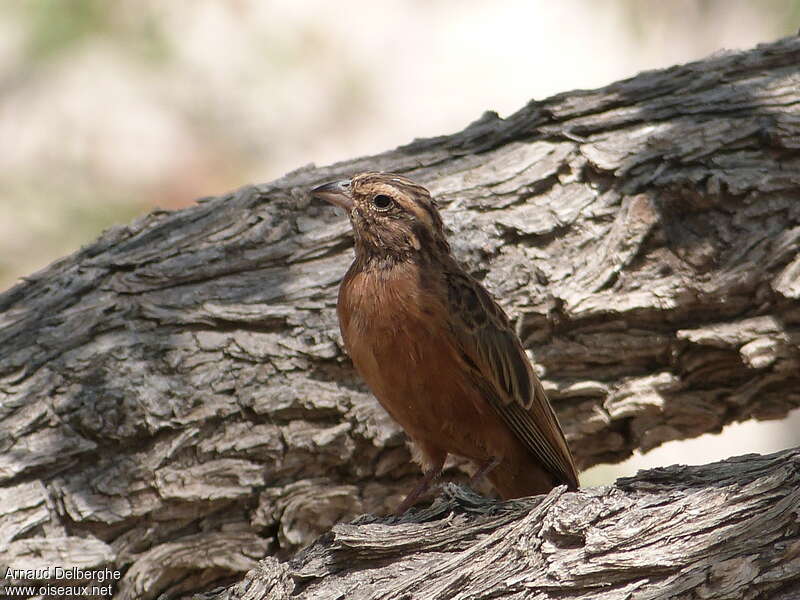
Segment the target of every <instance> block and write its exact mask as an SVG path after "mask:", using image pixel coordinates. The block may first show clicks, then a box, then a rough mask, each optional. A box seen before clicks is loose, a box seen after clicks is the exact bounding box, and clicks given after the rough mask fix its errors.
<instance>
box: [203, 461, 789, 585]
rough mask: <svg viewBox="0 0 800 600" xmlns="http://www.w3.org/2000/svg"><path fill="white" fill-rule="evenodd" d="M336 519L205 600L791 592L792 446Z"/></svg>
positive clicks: (459, 493) (455, 493)
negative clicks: (528, 493) (611, 482)
mask: <svg viewBox="0 0 800 600" xmlns="http://www.w3.org/2000/svg"><path fill="white" fill-rule="evenodd" d="M565 489H566V488H564V487H561V488H557V489H555V490H553V491H552V492H551V493H550V494H549V495H547V496H538V497H535V498H532V499H525V500H519V501H511V502H507V503H503V504H498V503H495V502H491V501H488V500H486V499H485V498H481V497H480V496H475V495H474V494H470V493H469V492H467V491H466V490H464V489H461V488H454V487H451V488H450V489H449V490H448V492H449V494H448V496H449V498H448V499H447V500H446V501H440V502H438V503H436V504H434V506H433V507H431V508H430V509H429V510H425V511H420V512H418V513H414V514H411V515H408V516H406V517H404V518H403V519H402V520H398V519H396V518H392V519H375V518H374V517H363V518H361V519H359V520H358V521H356V522H354V523H350V524H347V525H344V524H339V525H335V526H334V527H333V529H332V530H331V531H330V533H328V534H326V535H324V536H322V537H320V538H319V539H317V540H316V541H315V542H314V543H313V544H312V545H311V546H309V547H308V548H306V549H304V550H302V551H300V552H299V553H298V554H297V555H296V556H295V558H294V559H293V560H291V561H288V562H279V561H278V560H277V559H275V558H268V559H266V560H264V561H262V563H261V564H260V565H259V567H258V568H257V569H254V570H253V571H251V572H250V573H248V575H247V577H246V578H245V579H244V580H242V581H241V582H239V583H238V584H236V585H234V586H231V587H230V588H228V589H226V590H221V591H219V592H218V593H209V594H208V595H204V596H202V598H205V599H207V600H232V599H234V598H236V599H242V600H245V599H248V600H249V599H256V598H269V599H270V600H284V599H285V600H290V599H291V600H304V599H311V598H313V599H314V600H336V599H339V598H347V599H348V600H351V599H352V600H367V599H378V598H381V599H398V600H399V599H401V598H415V599H416V598H419V599H423V598H424V599H425V600H450V599H452V598H505V599H518V600H530V599H535V600H550V599H552V600H561V599H564V598H570V599H573V598H582V599H586V600H589V599H591V600H639V599H644V598H664V599H666V598H676V599H678V598H680V599H685V598H706V599H709V600H716V599H722V598H737V599H742V600H745V599H750V598H752V599H760V600H763V599H765V598H773V599H775V600H778V599H782V600H789V599H796V598H798V597H800V535H798V534H799V533H800V523H799V522H798V506H800V451H798V450H790V451H786V452H781V453H778V454H774V455H772V456H758V455H750V456H743V457H740V458H734V459H729V460H727V461H724V462H721V463H717V464H714V465H705V466H702V467H680V466H674V467H668V468H664V469H655V470H652V471H647V472H642V473H640V474H639V475H638V476H636V477H632V478H625V479H620V480H619V481H618V482H617V485H616V486H614V487H610V488H595V489H584V490H580V491H579V492H566V491H565Z"/></svg>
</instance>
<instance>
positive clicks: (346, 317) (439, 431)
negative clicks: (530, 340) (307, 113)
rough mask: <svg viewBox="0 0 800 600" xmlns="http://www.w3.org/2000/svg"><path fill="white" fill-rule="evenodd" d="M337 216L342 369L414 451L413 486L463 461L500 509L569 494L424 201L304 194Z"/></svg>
mask: <svg viewBox="0 0 800 600" xmlns="http://www.w3.org/2000/svg"><path fill="white" fill-rule="evenodd" d="M313 194H314V196H316V197H318V198H321V199H324V200H327V201H329V202H332V203H333V204H337V205H338V206H341V207H343V208H345V209H346V210H347V211H348V213H349V216H350V220H351V222H352V225H353V231H354V234H355V250H356V257H355V261H354V262H353V264H352V265H351V266H350V269H349V270H348V271H347V274H346V275H345V278H344V280H343V281H342V284H341V287H340V289H339V301H338V314H339V324H340V327H341V331H342V337H343V339H344V343H345V347H346V349H347V351H348V353H349V354H350V356H351V358H352V360H353V363H354V365H355V367H356V369H357V370H358V372H359V373H360V374H361V376H362V377H363V378H364V379H365V381H366V382H367V385H368V386H369V387H370V389H371V390H372V392H373V393H374V394H375V396H376V397H377V398H378V400H379V401H380V403H381V404H382V405H383V407H384V408H385V409H386V410H387V411H388V412H389V414H390V415H391V416H392V417H393V418H394V419H395V420H396V421H397V422H398V423H399V424H400V425H401V426H402V427H403V429H404V430H405V431H406V433H407V434H408V435H409V437H410V438H411V439H412V440H413V441H414V442H415V445H416V447H417V449H418V456H417V459H418V460H419V462H420V463H421V464H422V467H423V471H424V472H425V477H424V478H423V480H422V481H421V482H420V485H419V486H417V488H416V489H415V490H413V491H412V492H411V494H409V496H408V497H407V498H406V500H405V501H404V502H403V503H402V504H401V506H400V507H399V509H398V512H403V511H404V510H405V509H407V508H408V507H409V506H410V505H411V504H413V502H414V501H415V500H416V499H417V498H418V497H419V496H420V495H421V494H422V493H423V492H424V491H425V489H426V488H427V487H428V486H429V485H430V483H431V481H432V480H433V479H434V478H435V477H436V476H437V475H438V474H439V473H440V472H441V469H442V466H443V464H444V461H445V459H446V457H447V455H448V454H456V455H459V456H463V457H466V458H469V459H472V460H473V461H475V463H476V464H477V465H478V467H479V470H481V471H482V470H486V471H487V472H486V477H487V478H488V479H489V481H490V482H491V483H492V484H493V486H494V487H495V489H496V490H497V492H498V493H499V494H500V496H502V497H503V498H506V499H508V498H516V497H520V496H527V495H533V494H539V493H544V492H547V491H549V490H550V489H552V488H553V487H554V486H555V485H559V484H566V485H568V486H569V487H570V488H572V489H574V488H576V487H577V485H578V483H577V474H576V470H575V465H574V462H573V459H572V455H571V453H570V451H569V448H568V446H567V443H566V441H565V439H564V434H563V432H562V430H561V427H560V425H559V423H558V420H557V419H556V416H555V414H554V413H553V410H552V408H551V406H550V403H549V402H548V400H547V397H546V395H545V393H544V390H543V388H542V385H541V383H540V382H539V380H538V379H537V377H536V375H535V374H534V372H533V369H532V367H531V365H530V362H529V361H528V358H527V356H526V355H525V352H524V350H523V348H522V344H521V343H520V341H519V338H518V337H517V335H516V334H515V333H514V330H513V329H512V327H511V325H510V323H509V321H508V318H507V317H506V315H505V313H504V312H503V310H502V309H501V308H500V306H498V304H497V303H496V302H495V301H494V300H493V299H492V297H491V296H490V294H489V293H488V292H487V291H486V290H485V289H484V288H483V286H482V285H481V284H480V283H478V281H476V280H475V279H473V278H472V277H471V276H470V275H468V274H467V273H466V272H465V271H464V270H463V269H462V268H461V267H460V266H459V264H458V263H457V262H456V261H455V259H454V258H453V257H452V255H451V253H450V246H449V244H448V243H447V240H446V238H445V236H444V231H443V226H442V220H441V217H440V216H439V213H438V211H437V209H436V204H435V202H434V201H433V199H432V198H431V196H430V194H429V192H428V191H427V190H426V189H425V188H424V187H422V186H420V185H417V184H415V183H414V182H412V181H411V180H409V179H407V178H405V177H402V176H400V175H395V174H391V173H364V174H362V175H358V176H356V177H354V178H353V179H352V180H350V181H345V182H335V183H331V184H326V185H323V186H320V187H318V188H316V189H315V190H313Z"/></svg>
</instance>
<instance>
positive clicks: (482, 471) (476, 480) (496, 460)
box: [469, 456, 502, 486]
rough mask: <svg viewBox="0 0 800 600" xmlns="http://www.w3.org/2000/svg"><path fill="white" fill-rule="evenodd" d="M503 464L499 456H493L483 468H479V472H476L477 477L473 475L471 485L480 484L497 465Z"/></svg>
mask: <svg viewBox="0 0 800 600" xmlns="http://www.w3.org/2000/svg"><path fill="white" fill-rule="evenodd" d="M501 462H502V460H501V459H500V458H498V457H497V456H492V457H491V458H490V459H489V460H487V461H486V462H485V463H483V464H482V465H481V466H479V467H478V470H477V471H475V475H473V476H472V477H471V478H470V480H469V484H470V485H471V486H474V485H475V484H477V483H479V482H480V480H481V479H483V478H484V477H485V476H486V474H487V473H489V472H490V471H491V470H492V469H494V468H495V467H496V466H497V465H499V464H500V463H501Z"/></svg>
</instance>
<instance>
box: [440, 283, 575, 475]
mask: <svg viewBox="0 0 800 600" xmlns="http://www.w3.org/2000/svg"><path fill="white" fill-rule="evenodd" d="M447 285H448V301H449V305H450V306H449V308H450V319H451V332H452V334H453V337H454V339H455V342H456V345H457V346H458V350H459V352H460V354H461V356H462V358H463V359H464V360H465V362H466V363H467V364H468V365H469V367H470V368H471V369H472V370H473V375H474V376H475V377H476V379H477V381H478V382H479V385H480V387H481V388H483V389H484V390H485V393H484V395H485V396H486V400H487V401H488V402H489V404H491V405H492V408H493V409H494V410H495V411H496V412H497V413H498V414H499V415H500V417H501V419H502V420H503V422H505V424H506V425H508V427H509V428H510V429H511V430H512V431H513V432H514V435H516V436H517V438H518V439H519V440H520V441H521V442H522V443H523V444H525V446H527V448H528V449H529V450H530V451H531V453H532V454H533V456H535V457H536V458H537V459H538V460H539V461H540V462H541V464H542V465H543V466H544V467H545V468H546V469H547V470H548V471H549V472H550V473H551V474H552V475H553V476H554V477H555V478H556V479H557V480H558V481H560V482H563V483H566V484H567V485H569V487H571V488H576V487H577V484H578V482H577V473H576V470H575V463H574V462H573V459H572V454H571V453H570V451H569V447H568V446H567V442H566V440H565V439H564V433H563V431H562V430H561V425H560V424H559V423H558V419H557V418H556V416H555V413H554V412H553V408H552V407H551V406H550V402H549V401H548V400H547V396H546V395H545V392H544V388H543V387H542V384H541V382H540V381H539V379H538V378H537V377H536V374H535V373H534V372H533V368H532V367H531V364H530V361H529V360H528V357H527V356H526V355H525V351H524V350H523V348H522V344H521V343H520V341H519V338H518V337H517V335H516V334H515V333H514V331H513V330H512V329H511V325H510V324H509V321H508V317H506V315H505V313H504V312H503V309H502V308H500V306H498V305H497V303H496V302H495V301H494V300H493V299H492V297H491V296H490V295H489V292H487V291H486V290H485V289H484V288H483V286H481V284H480V283H478V282H477V281H475V280H474V279H472V278H471V277H469V276H467V275H466V274H464V273H463V272H452V271H451V272H450V273H448V275H447Z"/></svg>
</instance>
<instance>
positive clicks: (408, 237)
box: [311, 173, 450, 260]
mask: <svg viewBox="0 0 800 600" xmlns="http://www.w3.org/2000/svg"><path fill="white" fill-rule="evenodd" d="M311 193H312V195H313V196H314V197H315V198H319V199H321V200H326V201H327V202H330V203H331V204H335V205H336V206H340V207H342V208H344V209H345V210H346V211H347V212H348V214H349V216H350V222H351V223H352V225H353V232H354V234H355V243H356V254H357V255H358V256H359V257H361V258H364V259H369V258H379V259H395V260H408V259H410V258H413V257H414V256H420V255H422V256H425V255H431V254H435V253H441V252H444V253H448V252H449V251H450V247H449V245H448V243H447V240H446V239H445V236H444V228H443V225H442V218H441V217H440V216H439V211H438V210H437V209H436V202H435V201H434V200H433V198H431V194H430V192H428V190H426V189H425V188H424V187H422V186H421V185H418V184H416V183H414V182H413V181H411V180H410V179H407V178H406V177H403V176H402V175H395V174H394V173H362V174H361V175H356V176H355V177H353V178H352V179H349V180H344V181H334V182H331V183H326V184H324V185H321V186H319V187H317V188H314V189H313V190H312V191H311Z"/></svg>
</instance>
